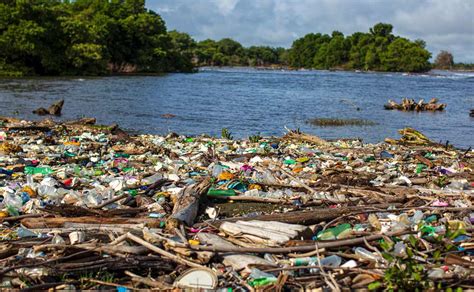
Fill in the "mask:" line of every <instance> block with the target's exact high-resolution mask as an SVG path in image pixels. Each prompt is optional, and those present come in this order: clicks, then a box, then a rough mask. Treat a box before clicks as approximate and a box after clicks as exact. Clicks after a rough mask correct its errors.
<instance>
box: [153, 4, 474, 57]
mask: <svg viewBox="0 0 474 292" xmlns="http://www.w3.org/2000/svg"><path fill="white" fill-rule="evenodd" d="M147 6H148V8H150V9H152V10H154V11H156V12H158V13H159V14H161V16H162V17H163V18H164V20H165V21H166V24H167V26H168V29H177V30H179V31H184V32H187V33H189V34H191V35H192V36H193V37H194V38H195V39H197V40H203V39H206V38H212V39H221V38H224V37H231V38H233V39H235V40H237V41H239V42H241V43H242V44H243V45H246V46H248V45H270V46H282V47H290V46H291V43H292V41H293V40H294V39H296V38H298V37H302V36H304V35H305V34H307V33H309V32H323V33H330V32H332V31H333V30H339V31H342V32H343V33H344V34H351V33H353V32H355V31H363V32H366V31H368V29H369V28H370V27H371V26H373V25H374V24H375V23H378V22H388V23H391V24H393V25H394V31H395V34H397V35H401V36H404V37H408V38H410V39H416V38H421V39H423V40H425V41H426V42H427V45H428V49H429V50H430V51H431V52H432V53H433V54H434V55H436V54H437V53H438V52H439V51H440V50H443V49H444V50H449V51H451V52H452V53H453V55H454V58H455V61H456V62H474V0H147Z"/></svg>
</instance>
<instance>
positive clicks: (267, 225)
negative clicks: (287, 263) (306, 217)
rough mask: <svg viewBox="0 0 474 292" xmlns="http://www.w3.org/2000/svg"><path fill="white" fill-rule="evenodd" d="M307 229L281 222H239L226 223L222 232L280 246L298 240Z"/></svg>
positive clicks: (222, 226) (222, 227)
mask: <svg viewBox="0 0 474 292" xmlns="http://www.w3.org/2000/svg"><path fill="white" fill-rule="evenodd" d="M306 229H307V227H306V226H303V225H296V224H285V223H281V222H274V221H273V222H264V221H237V222H236V223H232V222H224V223H223V224H221V226H220V230H221V231H223V232H225V233H227V234H230V235H232V236H240V237H243V238H247V239H249V240H251V241H255V242H259V243H265V244H267V245H272V246H278V245H281V244H284V243H286V242H288V241H289V240H291V239H294V238H296V237H297V236H298V235H300V234H301V233H302V232H304V231H305V230H306Z"/></svg>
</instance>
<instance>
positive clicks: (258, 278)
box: [249, 268, 277, 287]
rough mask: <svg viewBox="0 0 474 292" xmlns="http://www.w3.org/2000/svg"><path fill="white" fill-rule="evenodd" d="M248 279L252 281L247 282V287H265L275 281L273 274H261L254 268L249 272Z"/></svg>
mask: <svg viewBox="0 0 474 292" xmlns="http://www.w3.org/2000/svg"><path fill="white" fill-rule="evenodd" d="M249 278H250V279H252V280H250V281H249V285H250V286H252V287H260V286H265V285H268V284H271V283H275V282H276V281H277V278H276V277H275V276H274V275H273V274H270V273H265V272H262V271H260V270H259V269H256V268H252V269H251V270H250V275H249Z"/></svg>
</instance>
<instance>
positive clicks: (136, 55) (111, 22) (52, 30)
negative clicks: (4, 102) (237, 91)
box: [0, 0, 194, 76]
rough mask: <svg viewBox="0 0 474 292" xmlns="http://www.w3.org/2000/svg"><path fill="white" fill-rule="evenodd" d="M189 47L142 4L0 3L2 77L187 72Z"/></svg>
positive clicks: (124, 0) (90, 0)
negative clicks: (168, 30)
mask: <svg viewBox="0 0 474 292" xmlns="http://www.w3.org/2000/svg"><path fill="white" fill-rule="evenodd" d="M193 44H194V40H192V39H191V38H190V37H189V36H187V35H186V34H180V33H178V32H169V33H168V32H167V30H166V26H165V23H164V21H163V20H162V19H161V17H160V16H159V15H158V14H156V13H154V12H153V11H150V10H147V9H146V8H145V1H144V0H111V1H105V0H76V1H60V0H37V1H19V0H4V1H2V2H0V48H1V50H0V75H10V76H21V75H100V74H107V73H114V72H118V73H132V72H133V73H141V72H143V73H157V72H169V71H185V72H187V71H191V70H192V68H193V66H192V64H191V61H190V60H191V55H190V51H189V48H191V47H192V45H193Z"/></svg>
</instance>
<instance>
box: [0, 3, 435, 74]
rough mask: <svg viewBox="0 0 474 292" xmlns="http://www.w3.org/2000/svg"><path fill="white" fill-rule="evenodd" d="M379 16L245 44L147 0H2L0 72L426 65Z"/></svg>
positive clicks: (416, 68) (417, 68)
mask: <svg viewBox="0 0 474 292" xmlns="http://www.w3.org/2000/svg"><path fill="white" fill-rule="evenodd" d="M392 29H393V28H392V25H390V24H384V23H379V24H376V25H375V26H374V27H373V28H371V29H370V31H369V32H368V33H361V32H356V33H354V34H352V35H349V36H344V35H343V34H342V33H341V32H338V31H334V32H333V33H332V34H331V35H328V34H320V33H316V34H315V33H310V34H307V35H305V36H304V37H302V38H300V39H297V40H295V41H294V42H293V44H292V46H291V48H289V49H285V48H272V47H268V46H251V47H244V46H242V45H241V44H240V43H239V42H237V41H235V40H232V39H230V38H224V39H221V40H219V41H215V40H211V39H207V40H203V41H199V42H196V41H195V40H194V39H193V38H192V37H191V36H189V35H188V34H186V33H183V32H178V31H168V30H167V28H166V25H165V22H164V21H163V19H162V18H161V17H160V16H159V15H158V14H156V13H155V12H153V11H151V10H148V9H146V8H145V0H75V1H72V0H71V1H67V0H66V1H61V0H35V1H20V0H2V1H1V2H0V75H9V76H22V75H102V74H110V73H160V72H192V71H193V70H194V68H195V67H197V66H270V65H273V66H275V65H276V66H287V67H290V68H308V69H347V70H373V71H404V72H423V71H427V70H429V69H430V68H431V64H430V63H429V59H430V57H431V54H430V52H428V51H427V50H426V49H425V43H424V41H422V40H415V41H410V40H408V39H406V38H403V37H399V36H395V35H393V33H392Z"/></svg>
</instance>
